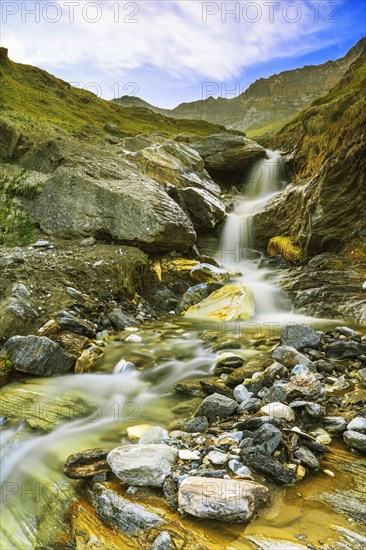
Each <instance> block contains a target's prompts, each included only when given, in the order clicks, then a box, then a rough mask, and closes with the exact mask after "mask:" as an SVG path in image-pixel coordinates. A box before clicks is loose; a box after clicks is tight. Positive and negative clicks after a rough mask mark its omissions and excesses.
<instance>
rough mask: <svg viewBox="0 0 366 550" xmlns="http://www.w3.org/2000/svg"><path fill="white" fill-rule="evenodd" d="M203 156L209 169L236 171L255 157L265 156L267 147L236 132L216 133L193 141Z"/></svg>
mask: <svg viewBox="0 0 366 550" xmlns="http://www.w3.org/2000/svg"><path fill="white" fill-rule="evenodd" d="M190 146H191V147H192V149H195V150H196V151H197V152H198V153H199V154H200V155H201V157H202V158H203V160H204V162H205V166H206V168H207V170H208V171H209V172H210V171H223V172H235V171H240V172H241V173H242V170H243V169H244V167H246V166H248V165H249V163H251V162H252V161H253V160H254V159H257V158H260V157H265V154H266V152H265V149H263V147H261V146H260V145H259V144H258V143H256V142H255V141H252V140H251V139H246V138H244V137H242V136H239V135H235V134H214V135H211V136H208V137H205V138H203V139H201V140H199V141H196V142H195V143H191V144H190Z"/></svg>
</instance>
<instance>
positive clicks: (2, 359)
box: [0, 354, 15, 388]
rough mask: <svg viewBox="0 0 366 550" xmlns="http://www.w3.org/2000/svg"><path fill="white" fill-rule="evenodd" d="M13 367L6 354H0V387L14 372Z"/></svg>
mask: <svg viewBox="0 0 366 550" xmlns="http://www.w3.org/2000/svg"><path fill="white" fill-rule="evenodd" d="M14 372H15V371H14V368H13V365H12V363H11V361H10V360H9V359H8V358H7V356H6V355H5V354H4V355H0V388H1V387H2V386H5V384H6V383H7V382H8V381H9V380H10V378H11V377H12V375H13V374H14Z"/></svg>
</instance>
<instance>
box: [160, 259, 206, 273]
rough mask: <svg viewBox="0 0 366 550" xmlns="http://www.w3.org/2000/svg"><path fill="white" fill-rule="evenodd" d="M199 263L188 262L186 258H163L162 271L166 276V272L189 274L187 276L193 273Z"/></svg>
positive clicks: (194, 261)
mask: <svg viewBox="0 0 366 550" xmlns="http://www.w3.org/2000/svg"><path fill="white" fill-rule="evenodd" d="M198 264H199V262H197V261H196V260H187V259H186V258H162V260H161V269H162V272H163V275H164V271H165V272H167V271H174V272H176V273H180V272H183V273H187V275H188V274H189V273H190V272H191V271H192V269H193V268H194V267H195V266H196V265H198Z"/></svg>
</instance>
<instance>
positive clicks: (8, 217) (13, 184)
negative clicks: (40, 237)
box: [0, 170, 39, 246]
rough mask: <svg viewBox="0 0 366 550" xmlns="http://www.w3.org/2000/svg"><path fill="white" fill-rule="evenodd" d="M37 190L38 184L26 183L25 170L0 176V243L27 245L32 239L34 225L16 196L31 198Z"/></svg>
mask: <svg viewBox="0 0 366 550" xmlns="http://www.w3.org/2000/svg"><path fill="white" fill-rule="evenodd" d="M37 192H39V188H38V185H36V184H34V185H33V184H28V183H27V176H26V172H25V170H22V171H21V172H19V173H18V174H15V175H12V176H9V175H4V174H2V175H1V176H0V244H2V245H6V246H20V245H23V246H25V245H28V244H30V242H31V241H32V239H33V230H34V225H33V223H32V221H31V220H30V218H29V216H28V215H27V214H26V213H25V212H24V211H23V209H22V207H21V205H20V203H19V200H17V197H26V198H31V197H33V196H34V195H35V194H36V193H37Z"/></svg>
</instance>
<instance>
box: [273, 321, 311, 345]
mask: <svg viewBox="0 0 366 550" xmlns="http://www.w3.org/2000/svg"><path fill="white" fill-rule="evenodd" d="M319 344H320V335H319V334H318V333H317V332H316V331H315V330H314V329H313V328H312V327H310V326H309V325H299V324H297V323H289V324H287V325H286V326H285V327H284V328H283V330H282V334H281V346H292V347H294V348H295V349H297V350H301V349H303V348H306V347H314V348H316V347H317V346H318V345H319Z"/></svg>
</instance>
